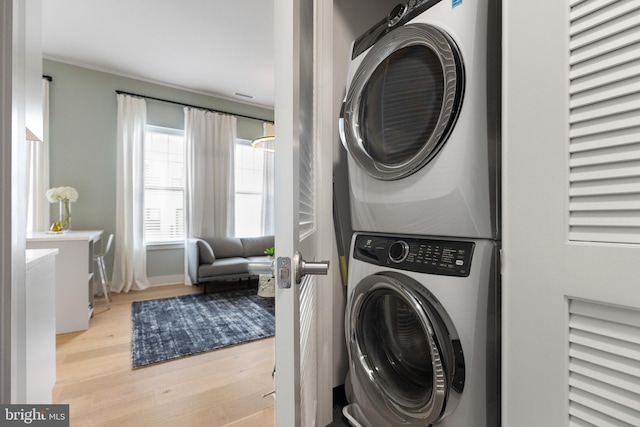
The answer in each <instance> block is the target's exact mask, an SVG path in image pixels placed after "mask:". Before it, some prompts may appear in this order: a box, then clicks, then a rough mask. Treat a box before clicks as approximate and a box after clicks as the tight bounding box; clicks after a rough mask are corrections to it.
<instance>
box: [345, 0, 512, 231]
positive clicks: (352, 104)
mask: <svg viewBox="0 0 640 427" xmlns="http://www.w3.org/2000/svg"><path fill="white" fill-rule="evenodd" d="M496 3H498V2H496V1H495V0H474V1H462V0H411V1H409V2H407V3H406V4H403V5H399V6H397V7H396V8H395V9H394V10H393V11H392V12H391V13H390V14H389V16H388V17H387V18H385V19H383V20H382V21H380V22H379V23H378V24H377V25H376V26H374V27H373V28H371V29H370V30H369V31H367V32H366V33H365V34H363V35H362V36H361V37H359V38H358V39H357V40H355V41H354V42H353V44H352V58H351V62H350V66H349V75H348V79H347V91H346V96H345V100H344V103H343V107H342V111H341V115H340V135H341V139H342V142H343V145H344V146H345V148H346V149H347V151H348V153H349V155H348V170H349V181H350V190H351V191H350V193H351V213H352V223H353V229H354V230H356V231H371V232H388V233H408V234H418V235H438V236H459V237H471V238H488V239H496V238H497V237H498V229H499V226H498V212H499V210H498V200H499V194H498V191H499V180H498V176H499V170H498V165H499V158H498V156H499V151H498V131H499V115H500V113H499V105H500V62H499V49H500V43H499V28H500V23H499V20H498V18H499V13H498V11H497V8H498V5H497V4H496ZM489 47H490V48H491V49H489Z"/></svg>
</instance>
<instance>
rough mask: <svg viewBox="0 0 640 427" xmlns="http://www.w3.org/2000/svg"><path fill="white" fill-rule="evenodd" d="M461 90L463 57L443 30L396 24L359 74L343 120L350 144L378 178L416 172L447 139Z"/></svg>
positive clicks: (353, 153) (366, 167)
mask: <svg viewBox="0 0 640 427" xmlns="http://www.w3.org/2000/svg"><path fill="white" fill-rule="evenodd" d="M463 91H464V67H463V64H462V60H461V56H460V53H459V51H458V48H457V46H456V44H455V43H454V41H453V40H452V39H451V38H450V37H449V36H448V35H447V34H446V33H444V32H443V31H442V30H439V29H437V28H435V27H433V26H430V25H426V24H413V25H405V26H403V27H400V28H398V29H395V30H393V31H391V32H390V33H388V34H387V35H386V36H384V37H383V38H381V39H380V41H378V42H377V43H376V44H375V45H374V46H373V47H372V48H371V50H370V51H369V52H368V53H367V54H366V56H365V58H364V59H363V61H362V63H361V64H360V66H359V67H358V69H357V71H356V73H355V74H354V78H353V80H352V83H351V85H350V87H349V90H348V92H347V97H346V99H345V105H344V111H343V117H342V120H343V124H342V125H343V133H344V139H345V141H344V142H345V145H346V147H347V149H348V150H349V152H350V153H351V154H352V155H353V158H354V160H355V161H356V162H357V163H358V164H359V166H360V167H361V168H363V169H364V170H365V171H366V172H367V173H369V174H370V175H371V176H373V177H374V178H377V179H383V180H393V179H400V178H403V177H406V176H408V175H411V174H412V173H414V172H415V171H417V170H419V169H420V168H422V167H423V166H424V165H425V164H427V163H428V162H429V161H430V160H431V159H432V158H433V157H434V156H435V155H436V154H437V153H438V151H439V150H440V148H441V147H442V145H443V144H444V143H445V142H446V140H447V138H448V136H449V134H450V132H451V130H452V128H453V125H454V124H455V121H456V119H457V114H458V112H459V110H460V106H461V104H462V97H463Z"/></svg>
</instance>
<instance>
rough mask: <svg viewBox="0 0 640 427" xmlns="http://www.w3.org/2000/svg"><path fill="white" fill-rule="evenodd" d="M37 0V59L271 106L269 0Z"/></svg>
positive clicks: (270, 1) (272, 90) (272, 78)
mask: <svg viewBox="0 0 640 427" xmlns="http://www.w3.org/2000/svg"><path fill="white" fill-rule="evenodd" d="M42 3H43V33H42V39H43V41H42V43H43V54H44V57H45V58H48V59H53V60H56V61H61V62H66V63H70V64H74V65H79V66H83V67H87V68H92V69H97V70H101V71H106V72H110V73H113V74H118V75H123V76H128V77H134V78H138V79H141V80H146V81H151V82H154V83H158V84H162V85H167V86H173V87H178V88H183V89H187V90H191V91H195V92H201V93H205V94H209V95H214V96H219V97H224V98H229V99H234V100H237V101H240V102H248V103H251V104H256V105H261V106H266V107H273V103H274V100H273V98H274V74H273V25H272V24H273V0H44V1H43V2H42ZM238 94H244V95H249V96H252V98H247V97H244V96H242V95H238Z"/></svg>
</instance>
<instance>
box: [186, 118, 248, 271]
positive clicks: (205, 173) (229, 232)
mask: <svg viewBox="0 0 640 427" xmlns="http://www.w3.org/2000/svg"><path fill="white" fill-rule="evenodd" d="M184 115H185V117H184V121H185V143H186V149H187V181H186V194H187V196H186V206H185V211H186V215H185V218H186V224H185V225H186V237H187V238H189V237H214V236H222V237H227V236H233V235H234V233H235V180H234V163H235V160H234V159H235V141H236V123H237V119H236V117H235V116H230V115H226V114H218V113H214V112H211V111H205V110H200V109H196V108H189V107H187V108H185V109H184ZM186 263H187V251H186V250H185V282H186V283H187V284H191V282H190V280H189V277H188V275H187V274H186V271H187V270H186Z"/></svg>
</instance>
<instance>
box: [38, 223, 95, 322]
mask: <svg viewBox="0 0 640 427" xmlns="http://www.w3.org/2000/svg"><path fill="white" fill-rule="evenodd" d="M101 237H102V230H88V231H76V230H71V231H69V232H68V233H47V232H38V233H32V234H30V235H28V236H27V249H58V251H59V252H58V256H57V257H56V333H57V334H64V333H67V332H75V331H84V330H87V329H89V318H90V317H91V314H92V307H91V304H92V302H93V268H94V263H93V254H94V246H95V245H96V243H97V242H98V241H99V240H100V239H101Z"/></svg>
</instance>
